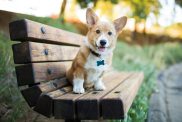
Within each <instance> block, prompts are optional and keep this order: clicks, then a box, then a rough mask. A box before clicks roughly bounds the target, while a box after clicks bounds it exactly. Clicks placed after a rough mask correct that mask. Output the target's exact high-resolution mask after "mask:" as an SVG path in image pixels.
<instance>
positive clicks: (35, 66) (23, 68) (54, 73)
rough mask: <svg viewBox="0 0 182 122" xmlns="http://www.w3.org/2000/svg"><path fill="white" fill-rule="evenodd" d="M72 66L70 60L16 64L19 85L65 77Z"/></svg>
mask: <svg viewBox="0 0 182 122" xmlns="http://www.w3.org/2000/svg"><path fill="white" fill-rule="evenodd" d="M70 66H71V61H68V62H48V63H31V64H26V65H20V66H16V67H15V69H16V76H17V82H18V86H22V85H29V84H35V83H37V82H42V81H49V80H52V79H56V78H61V77H65V75H66V70H67V69H68V68H69V67H70Z"/></svg>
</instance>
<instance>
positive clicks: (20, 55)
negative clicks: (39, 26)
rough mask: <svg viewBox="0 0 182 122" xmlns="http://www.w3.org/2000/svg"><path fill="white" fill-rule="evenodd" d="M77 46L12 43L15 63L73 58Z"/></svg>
mask: <svg viewBox="0 0 182 122" xmlns="http://www.w3.org/2000/svg"><path fill="white" fill-rule="evenodd" d="M78 50H79V48H78V47H73V46H60V45H53V44H44V43H35V42H23V43H18V44H14V45H13V56H14V62H15V64H23V63H36V62H50V61H68V60H73V59H74V58H75V56H76V54H77V52H78Z"/></svg>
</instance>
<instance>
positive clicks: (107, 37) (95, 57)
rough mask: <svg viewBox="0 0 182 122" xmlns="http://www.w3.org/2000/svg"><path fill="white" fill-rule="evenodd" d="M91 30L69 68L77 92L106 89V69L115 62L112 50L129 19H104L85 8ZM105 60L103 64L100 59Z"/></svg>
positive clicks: (69, 75) (74, 90)
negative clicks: (91, 87)
mask: <svg viewBox="0 0 182 122" xmlns="http://www.w3.org/2000/svg"><path fill="white" fill-rule="evenodd" d="M86 21H87V26H88V33H87V35H86V38H85V40H84V44H83V45H81V47H80V50H79V52H78V54H77V56H76V58H75V59H74V60H73V63H72V66H71V68H70V69H69V70H68V71H67V73H66V75H67V79H68V80H69V81H70V82H71V83H72V84H73V92H74V93H79V94H81V93H84V92H85V87H88V86H92V85H93V86H94V88H95V90H105V89H106V88H105V86H104V83H103V81H102V78H103V74H104V72H105V71H106V70H107V69H108V68H109V67H110V66H111V64H112V56H113V50H114V48H115V46H116V41H117V37H118V35H119V33H120V32H121V30H122V29H123V27H124V26H125V24H126V21H127V18H126V17H120V18H118V19H116V20H114V21H113V22H112V21H102V20H100V19H99V18H98V16H97V15H96V14H95V13H94V11H93V10H92V9H90V8H88V9H87V11H86ZM100 60H104V65H99V66H98V65H97V61H100Z"/></svg>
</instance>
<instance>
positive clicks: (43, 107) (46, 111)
mask: <svg viewBox="0 0 182 122" xmlns="http://www.w3.org/2000/svg"><path fill="white" fill-rule="evenodd" d="M70 91H72V86H67V87H63V88H61V89H57V90H55V91H52V92H48V93H44V94H42V95H41V96H40V98H39V100H38V102H37V104H36V106H35V107H34V110H35V111H36V112H38V113H40V114H42V115H44V116H46V117H51V116H52V115H53V114H54V113H53V98H56V97H60V96H61V95H63V94H65V93H67V92H70Z"/></svg>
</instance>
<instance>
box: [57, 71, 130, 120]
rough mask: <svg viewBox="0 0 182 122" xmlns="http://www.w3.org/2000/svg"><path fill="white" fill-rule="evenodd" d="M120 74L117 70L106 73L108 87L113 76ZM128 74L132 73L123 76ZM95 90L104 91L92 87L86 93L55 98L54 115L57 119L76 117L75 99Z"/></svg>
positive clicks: (105, 79) (105, 78)
mask: <svg viewBox="0 0 182 122" xmlns="http://www.w3.org/2000/svg"><path fill="white" fill-rule="evenodd" d="M124 74H125V73H123V75H124ZM120 75H121V73H116V72H111V73H108V74H106V76H105V77H104V81H105V85H106V87H108V86H109V85H108V84H110V83H109V82H113V77H115V76H116V77H118V76H120ZM128 75H130V74H126V75H125V76H123V78H124V77H125V78H126V77H127V76H128ZM111 76H113V77H111ZM121 80H122V79H120V82H121ZM113 86H114V85H113ZM95 92H97V93H98V94H99V92H102V91H93V90H92V89H91V90H89V91H87V92H86V93H84V94H74V93H72V92H70V93H67V94H66V95H63V96H61V97H58V98H55V99H54V116H55V118H57V119H76V107H77V106H76V104H75V101H76V100H77V99H78V98H80V97H82V96H84V95H87V94H88V93H91V94H94V93H95ZM107 92H108V90H107ZM63 106H64V107H63ZM87 107H88V106H87ZM86 111H87V110H86ZM86 111H85V112H86ZM78 119H79V118H78ZM92 119H94V118H92Z"/></svg>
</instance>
